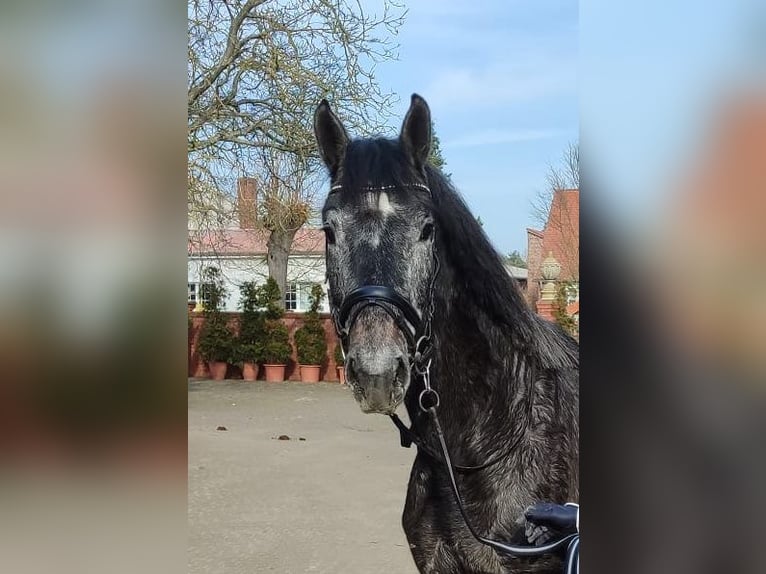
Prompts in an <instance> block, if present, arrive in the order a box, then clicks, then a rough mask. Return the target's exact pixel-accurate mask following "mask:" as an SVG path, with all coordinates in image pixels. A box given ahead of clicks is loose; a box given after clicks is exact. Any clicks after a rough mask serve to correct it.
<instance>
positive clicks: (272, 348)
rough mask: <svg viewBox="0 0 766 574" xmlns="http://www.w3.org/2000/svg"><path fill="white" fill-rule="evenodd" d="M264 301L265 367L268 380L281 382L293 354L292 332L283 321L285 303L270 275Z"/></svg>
mask: <svg viewBox="0 0 766 574" xmlns="http://www.w3.org/2000/svg"><path fill="white" fill-rule="evenodd" d="M262 302H263V303H264V306H265V307H266V312H265V321H264V333H263V368H264V370H265V372H266V381H267V382H270V383H281V382H282V381H284V380H285V367H287V362H288V361H289V360H290V357H291V356H292V353H293V349H292V346H291V345H290V333H289V332H288V330H287V327H286V326H285V325H284V324H283V323H282V317H283V316H284V313H285V311H284V305H283V303H282V295H281V294H280V292H279V286H278V285H277V282H276V281H275V280H274V278H273V277H269V279H268V281H266V285H265V286H264V287H263V290H262Z"/></svg>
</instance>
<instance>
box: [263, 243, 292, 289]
mask: <svg viewBox="0 0 766 574" xmlns="http://www.w3.org/2000/svg"><path fill="white" fill-rule="evenodd" d="M296 231H297V229H291V230H285V229H277V230H274V231H272V232H271V233H270V234H269V241H268V242H267V244H266V246H267V249H268V256H267V264H268V266H269V277H273V278H274V280H275V281H276V282H277V285H279V293H280V295H282V298H283V299H284V296H285V291H286V289H287V259H288V257H289V255H290V247H292V244H293V237H295V233H296Z"/></svg>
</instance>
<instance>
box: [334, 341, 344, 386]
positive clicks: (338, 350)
mask: <svg viewBox="0 0 766 574" xmlns="http://www.w3.org/2000/svg"><path fill="white" fill-rule="evenodd" d="M345 365H346V359H345V357H344V356H343V346H342V345H341V344H340V341H338V343H337V344H336V345H335V368H336V369H337V370H338V381H339V382H340V384H341V385H345V384H346V367H345Z"/></svg>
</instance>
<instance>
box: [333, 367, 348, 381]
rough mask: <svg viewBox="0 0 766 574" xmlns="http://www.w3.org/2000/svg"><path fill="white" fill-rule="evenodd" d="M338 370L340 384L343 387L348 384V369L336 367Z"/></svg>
mask: <svg viewBox="0 0 766 574" xmlns="http://www.w3.org/2000/svg"><path fill="white" fill-rule="evenodd" d="M335 368H336V369H337V370H338V382H339V383H340V384H341V385H345V384H346V368H345V367H335Z"/></svg>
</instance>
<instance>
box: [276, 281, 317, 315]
mask: <svg viewBox="0 0 766 574" xmlns="http://www.w3.org/2000/svg"><path fill="white" fill-rule="evenodd" d="M314 285H315V283H288V284H287V289H286V290H285V309H286V310H288V311H297V312H299V313H304V312H306V311H308V310H309V307H311V299H310V297H311V288H312V287H313V286H314ZM326 300H327V297H325V298H324V300H323V301H322V305H320V307H319V310H320V312H321V311H324V310H326Z"/></svg>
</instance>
